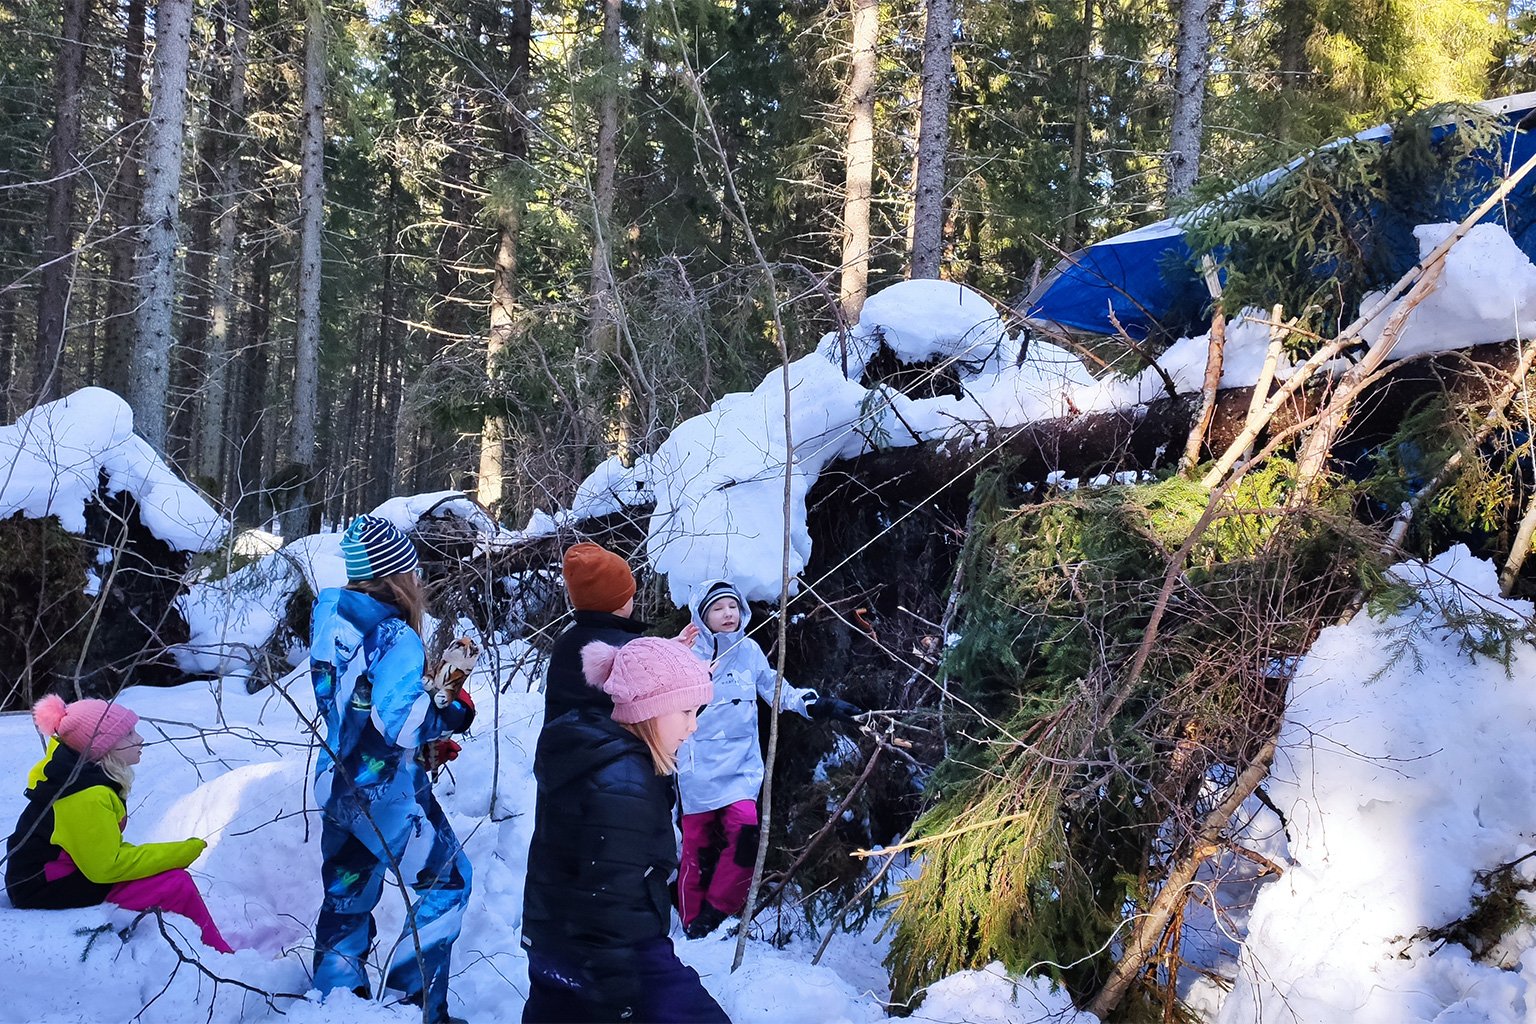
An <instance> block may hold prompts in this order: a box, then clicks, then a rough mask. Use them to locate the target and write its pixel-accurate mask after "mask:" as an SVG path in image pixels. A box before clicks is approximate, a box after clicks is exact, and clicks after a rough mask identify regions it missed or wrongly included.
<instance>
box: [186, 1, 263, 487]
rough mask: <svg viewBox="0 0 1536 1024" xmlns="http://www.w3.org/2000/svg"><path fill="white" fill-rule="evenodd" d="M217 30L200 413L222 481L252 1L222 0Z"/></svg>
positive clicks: (212, 464) (205, 470)
mask: <svg viewBox="0 0 1536 1024" xmlns="http://www.w3.org/2000/svg"><path fill="white" fill-rule="evenodd" d="M220 8H221V10H220V18H219V24H218V27H217V29H216V31H217V38H218V41H219V45H220V49H221V50H222V51H223V52H224V54H225V56H226V57H227V59H228V61H229V71H228V74H227V76H226V77H225V78H224V79H223V82H224V85H225V93H224V104H223V107H224V109H223V112H222V116H221V117H220V119H219V124H220V130H221V131H222V132H223V134H224V140H223V146H222V147H221V148H220V150H219V164H218V168H217V172H216V173H217V178H218V191H219V200H218V202H219V212H218V216H217V218H216V221H215V223H216V232H215V235H216V237H215V247H214V253H213V294H212V301H211V303H210V306H209V311H208V367H207V376H206V378H205V382H204V391H203V400H202V403H201V405H200V406H199V408H198V423H197V445H196V448H197V472H198V475H199V476H200V477H202V478H203V479H204V480H218V479H220V472H221V469H222V467H223V458H224V449H225V444H224V407H225V404H226V396H227V394H228V380H229V360H230V351H231V345H230V325H231V323H232V322H233V318H234V301H235V244H236V240H237V235H238V231H239V223H240V179H241V175H240V156H241V150H242V145H241V143H242V141H243V140H244V137H245V73H246V62H247V58H246V53H247V50H248V46H249V42H250V30H251V0H223V3H221V5H220Z"/></svg>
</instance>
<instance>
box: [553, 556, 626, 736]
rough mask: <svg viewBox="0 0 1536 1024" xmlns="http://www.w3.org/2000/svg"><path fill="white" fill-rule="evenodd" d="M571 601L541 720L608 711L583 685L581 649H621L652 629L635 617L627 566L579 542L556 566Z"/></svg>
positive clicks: (597, 693) (604, 699)
mask: <svg viewBox="0 0 1536 1024" xmlns="http://www.w3.org/2000/svg"><path fill="white" fill-rule="evenodd" d="M561 575H562V576H563V577H564V579H565V590H566V593H567V594H569V595H570V598H571V608H572V612H571V618H572V620H573V621H572V623H571V625H570V626H569V627H567V628H566V630H565V632H563V633H561V634H560V635H559V636H558V637H556V638H555V642H554V645H553V646H552V647H551V648H550V651H549V668H548V669H546V670H545V673H544V721H545V723H546V724H547V723H549V722H553V721H554V720H555V719H557V718H559V717H560V716H561V715H563V714H565V713H566V712H567V711H571V710H573V709H574V708H578V707H596V708H601V709H602V710H604V711H608V710H611V709H612V707H613V701H611V700H609V699H608V695H607V694H606V693H603V691H601V690H594V689H593V688H592V687H590V686H588V685H587V681H586V678H585V677H584V676H583V675H582V669H581V650H582V648H583V647H586V646H587V645H588V644H590V643H593V642H602V643H605V644H612V645H613V646H615V647H623V646H624V645H625V644H627V643H629V642H630V641H631V640H634V639H636V638H638V637H641V636H644V635H645V632H646V630H648V629H650V628H651V627H650V626H649V625H647V624H646V623H644V622H641V621H640V620H639V619H636V618H634V610H635V575H634V573H632V572H630V570H629V563H628V562H626V561H624V559H622V558H620V557H619V556H618V555H616V554H614V553H613V552H612V551H609V550H608V549H607V548H603V547H599V546H598V545H596V544H592V543H589V542H585V541H584V542H582V543H580V544H573V545H571V547H570V548H569V549H568V550H567V551H566V553H565V558H564V559H563V561H562V563H561Z"/></svg>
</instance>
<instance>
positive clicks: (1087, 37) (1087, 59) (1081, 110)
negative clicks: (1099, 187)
mask: <svg viewBox="0 0 1536 1024" xmlns="http://www.w3.org/2000/svg"><path fill="white" fill-rule="evenodd" d="M1093 4H1094V0H1083V52H1082V54H1081V56H1079V57H1078V61H1077V106H1076V108H1075V109H1074V111H1073V114H1072V158H1071V160H1070V162H1069V163H1068V164H1067V174H1068V178H1067V219H1066V221H1065V223H1063V224H1062V226H1061V234H1062V248H1064V249H1066V250H1067V251H1068V252H1071V251H1073V250H1075V249H1077V248H1079V247H1080V246H1081V244H1082V243H1081V242H1080V241H1079V240H1078V237H1077V221H1078V218H1079V217H1080V216H1082V212H1083V209H1082V207H1083V165H1084V164H1085V163H1086V162H1087V159H1088V68H1089V67H1090V66H1091V65H1092V62H1093V56H1094V54H1093V40H1094V31H1093V15H1094V9H1093Z"/></svg>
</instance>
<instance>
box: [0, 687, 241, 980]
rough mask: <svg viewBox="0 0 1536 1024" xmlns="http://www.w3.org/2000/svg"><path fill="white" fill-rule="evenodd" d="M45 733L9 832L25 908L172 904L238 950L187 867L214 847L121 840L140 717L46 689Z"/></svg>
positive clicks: (8, 880) (212, 941) (207, 940)
mask: <svg viewBox="0 0 1536 1024" xmlns="http://www.w3.org/2000/svg"><path fill="white" fill-rule="evenodd" d="M32 719H33V721H34V722H36V723H37V728H38V731H39V732H41V733H42V734H43V735H44V736H45V737H48V749H47V751H46V752H45V753H44V754H43V759H42V760H41V761H39V762H38V763H37V765H36V766H35V767H34V768H33V769H32V774H31V775H30V776H29V777H28V780H27V804H26V806H25V807H24V808H22V812H21V817H20V819H19V820H18V821H17V822H16V831H14V832H12V833H11V837H10V839H9V840H7V841H6V844H5V852H6V861H5V891H6V893H7V894H8V895H9V896H10V898H11V903H12V904H13V905H15V906H16V907H17V908H19V909H24V910H31V909H37V910H62V909H65V908H68V907H92V906H96V905H97V904H100V903H115V904H117V905H118V906H120V907H122V908H124V909H125V910H149V909H151V908H156V909H160V910H169V911H172V912H174V913H177V914H181V915H182V916H183V917H187V918H189V919H191V921H192V922H193V923H194V924H196V925H197V926H198V927H199V928H200V929H202V938H203V943H204V944H205V945H207V946H209V947H211V948H213V949H216V950H218V951H219V952H220V953H232V952H234V950H232V949H231V948H230V946H229V943H227V942H225V941H224V937H223V936H222V935H220V934H219V929H218V927H217V926H216V925H215V924H214V923H213V917H212V916H211V915H210V914H209V913H208V907H207V905H206V904H204V903H203V897H202V896H201V895H200V894H199V893H198V891H197V883H195V882H193V881H192V876H191V875H189V874H187V871H186V868H187V866H188V865H189V864H191V863H192V862H193V861H195V860H197V858H198V856H199V855H200V854H201V853H202V852H203V850H204V849H206V848H207V846H208V844H207V843H205V842H204V841H203V840H201V839H183V840H182V841H181V842H179V843H144V844H142V845H138V846H135V845H134V844H132V843H125V842H123V828H124V826H125V825H127V823H128V809H127V807H126V805H125V804H124V803H123V798H124V797H126V796H127V795H128V790H129V788H130V787H132V785H133V766H134V765H136V764H138V763H139V755H140V753H141V752H142V749H143V746H144V740H143V738H142V737H141V736H140V735H139V733H138V730H137V728H136V726H137V725H138V722H139V716H138V715H136V714H134V713H133V712H132V711H130V710H128V709H127V708H125V707H123V706H122V705H121V704H109V703H107V702H106V701H104V700H78V701H75V702H74V703H73V704H65V703H64V700H63V698H61V697H57V696H53V695H49V696H47V697H44V698H43V699H42V700H40V701H38V702H37V704H36V706H35V707H33V708H32Z"/></svg>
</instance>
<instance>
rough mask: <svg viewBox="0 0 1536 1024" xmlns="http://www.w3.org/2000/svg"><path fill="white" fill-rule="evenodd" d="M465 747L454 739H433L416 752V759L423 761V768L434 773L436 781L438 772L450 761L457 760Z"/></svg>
mask: <svg viewBox="0 0 1536 1024" xmlns="http://www.w3.org/2000/svg"><path fill="white" fill-rule="evenodd" d="M463 749H464V748H463V747H461V746H459V745H458V744H457V743H455V742H454V741H453V740H448V739H442V740H433V741H432V742H431V743H425V744H422V747H421V749H420V750H419V751H418V752H417V754H416V759H417V760H419V761H420V762H421V766H422V767H423V768H425V769H426V770H427V771H429V772H432V773H433V777H434V781H435V779H436V773H437V772H438V771H440V770H441V769H442V767H443V765H445V764H447V763H448V762H449V761H453V760H456V759H457V758H458V756H459V751H461V750H463Z"/></svg>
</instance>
